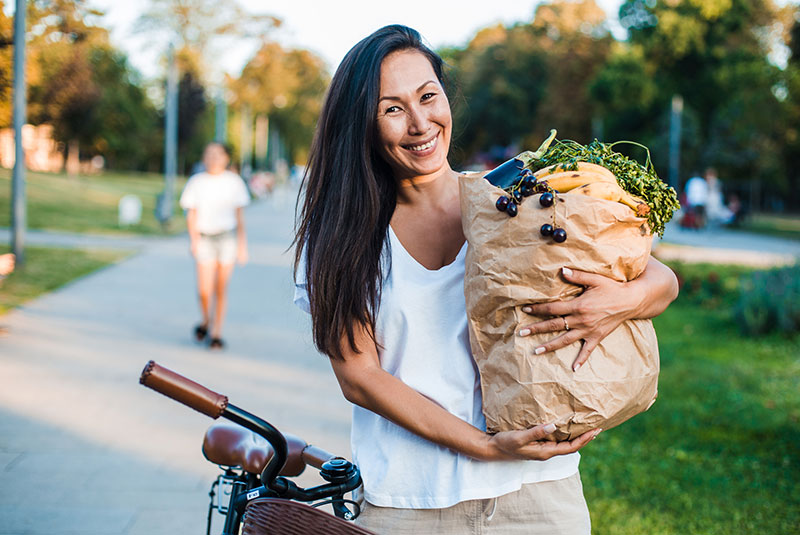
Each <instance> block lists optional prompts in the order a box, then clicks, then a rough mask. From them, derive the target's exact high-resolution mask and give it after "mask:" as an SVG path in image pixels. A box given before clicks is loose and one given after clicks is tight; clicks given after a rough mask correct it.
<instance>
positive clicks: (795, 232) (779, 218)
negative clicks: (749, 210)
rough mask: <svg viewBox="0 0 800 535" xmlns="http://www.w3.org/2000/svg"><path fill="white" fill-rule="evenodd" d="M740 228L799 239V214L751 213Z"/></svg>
mask: <svg viewBox="0 0 800 535" xmlns="http://www.w3.org/2000/svg"><path fill="white" fill-rule="evenodd" d="M741 228H742V229H743V230H747V231H749V232H756V233H759V234H767V235H769V236H777V237H779V238H789V239H792V240H800V216H798V215H777V214H752V215H750V216H748V217H747V219H745V221H744V222H743V223H742V226H741Z"/></svg>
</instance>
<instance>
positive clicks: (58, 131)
mask: <svg viewBox="0 0 800 535" xmlns="http://www.w3.org/2000/svg"><path fill="white" fill-rule="evenodd" d="M28 10H29V14H30V28H31V29H30V32H29V34H30V37H29V40H30V54H29V61H30V63H32V64H33V65H34V68H33V71H34V76H32V77H31V80H30V82H29V83H30V85H29V87H30V93H29V95H30V97H29V98H30V100H29V102H30V104H29V117H30V120H31V121H32V122H34V123H50V124H52V125H53V128H54V134H55V137H56V139H57V140H59V141H64V142H65V145H66V147H67V165H68V169H70V171H71V172H73V173H74V172H77V163H78V158H79V156H78V151H79V146H80V145H81V144H86V143H90V142H91V138H92V137H93V136H94V135H95V134H96V131H94V130H93V126H94V125H96V123H97V121H95V120H94V118H93V114H94V113H95V111H96V107H97V103H98V100H99V98H100V88H99V87H98V86H97V85H96V84H95V82H94V77H93V73H92V65H91V60H90V55H91V50H92V49H93V48H94V47H100V46H110V45H109V44H108V32H107V31H106V30H105V29H104V28H101V27H99V26H96V25H94V24H92V19H93V18H96V17H98V16H100V15H101V14H102V13H101V12H99V11H97V10H95V9H92V8H90V7H88V6H87V4H86V2H85V1H84V0H34V1H33V2H30V3H29V4H28Z"/></svg>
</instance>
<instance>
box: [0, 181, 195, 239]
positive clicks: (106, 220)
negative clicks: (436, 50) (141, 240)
mask: <svg viewBox="0 0 800 535" xmlns="http://www.w3.org/2000/svg"><path fill="white" fill-rule="evenodd" d="M184 184H185V179H183V178H179V179H178V180H177V181H176V194H175V197H176V204H175V207H176V208H175V210H174V212H173V213H174V217H173V220H172V223H171V225H170V227H169V228H168V229H162V227H161V225H160V224H159V222H158V220H156V218H155V206H156V197H157V196H158V194H159V193H161V191H162V190H163V188H164V179H163V177H162V176H161V175H157V174H152V173H114V172H107V173H103V174H101V175H92V176H78V177H75V178H69V177H67V176H66V175H64V174H51V173H34V172H30V171H28V172H27V173H26V187H25V190H26V197H27V226H28V228H32V229H47V230H59V231H68V232H89V233H99V234H163V233H164V232H170V233H172V232H181V231H183V230H184V229H185V223H184V219H183V213H182V212H181V210H180V208H179V207H178V206H177V197H178V196H179V195H180V192H181V190H182V188H183V185H184ZM126 194H133V195H136V196H138V197H139V199H140V200H141V201H142V220H141V223H140V224H138V225H133V226H130V227H126V228H120V227H119V225H118V221H117V218H118V203H119V200H120V199H121V198H122V197H123V196H124V195H126ZM10 198H11V171H10V170H8V169H0V222H2V223H0V224H2V225H7V224H9V223H8V222H9V221H10V210H11V208H10V206H11V204H10Z"/></svg>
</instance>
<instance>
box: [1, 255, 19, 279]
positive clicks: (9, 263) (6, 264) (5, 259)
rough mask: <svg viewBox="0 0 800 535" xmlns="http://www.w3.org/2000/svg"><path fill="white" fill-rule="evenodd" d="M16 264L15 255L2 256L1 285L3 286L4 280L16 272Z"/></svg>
mask: <svg viewBox="0 0 800 535" xmlns="http://www.w3.org/2000/svg"><path fill="white" fill-rule="evenodd" d="M15 262H16V256H14V253H6V254H0V284H2V282H3V279H5V278H6V277H7V276H8V275H10V274H11V272H12V271H14V264H15Z"/></svg>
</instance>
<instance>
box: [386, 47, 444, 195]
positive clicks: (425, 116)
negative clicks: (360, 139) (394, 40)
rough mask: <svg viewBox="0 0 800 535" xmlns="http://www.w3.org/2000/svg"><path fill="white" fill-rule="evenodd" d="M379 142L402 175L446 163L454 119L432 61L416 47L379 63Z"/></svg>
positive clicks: (431, 170)
mask: <svg viewBox="0 0 800 535" xmlns="http://www.w3.org/2000/svg"><path fill="white" fill-rule="evenodd" d="M379 99H380V100H379V101H378V122H377V124H378V138H379V139H378V144H379V150H380V152H381V155H382V156H383V158H384V159H385V160H386V161H387V162H388V163H389V165H390V166H391V168H392V170H393V171H394V173H395V176H396V177H397V178H398V179H401V180H402V179H407V178H414V177H418V176H423V175H430V174H432V173H435V172H437V171H440V170H441V169H443V168H445V167H446V166H447V152H448V150H449V147H450V133H451V130H452V125H453V119H452V116H451V114H450V103H449V102H448V101H447V96H446V95H445V93H444V89H443V88H442V86H441V84H440V83H439V79H438V78H437V77H436V73H435V72H434V70H433V66H431V63H430V61H428V58H426V57H425V56H424V55H423V54H422V53H420V52H418V51H417V50H401V51H398V52H393V53H391V54H389V55H388V56H386V58H384V60H383V62H382V63H381V88H380V97H379Z"/></svg>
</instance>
